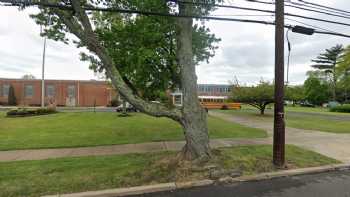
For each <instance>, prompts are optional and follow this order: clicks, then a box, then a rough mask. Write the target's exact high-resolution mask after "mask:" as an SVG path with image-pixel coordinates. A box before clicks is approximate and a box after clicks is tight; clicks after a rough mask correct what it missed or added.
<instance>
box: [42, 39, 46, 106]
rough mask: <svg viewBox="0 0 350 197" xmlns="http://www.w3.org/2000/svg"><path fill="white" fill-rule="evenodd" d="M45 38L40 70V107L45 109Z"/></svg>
mask: <svg viewBox="0 0 350 197" xmlns="http://www.w3.org/2000/svg"><path fill="white" fill-rule="evenodd" d="M46 39H47V38H46V36H45V38H44V50H43V61H42V68H41V107H45V56H46Z"/></svg>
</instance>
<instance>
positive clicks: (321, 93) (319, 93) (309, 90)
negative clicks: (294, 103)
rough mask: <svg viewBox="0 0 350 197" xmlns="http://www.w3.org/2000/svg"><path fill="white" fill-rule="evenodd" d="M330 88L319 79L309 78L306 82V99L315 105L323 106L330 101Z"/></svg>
mask: <svg viewBox="0 0 350 197" xmlns="http://www.w3.org/2000/svg"><path fill="white" fill-rule="evenodd" d="M328 88H329V86H328V85H327V84H326V83H323V82H322V81H321V80H320V79H319V78H316V77H314V76H309V78H308V79H307V80H306V81H305V82H304V89H305V99H306V100H307V101H308V102H310V103H311V104H314V105H322V104H323V103H325V102H327V101H328V98H329V91H328Z"/></svg>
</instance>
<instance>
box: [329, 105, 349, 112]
mask: <svg viewBox="0 0 350 197" xmlns="http://www.w3.org/2000/svg"><path fill="white" fill-rule="evenodd" d="M330 111H331V112H342V113H350V104H346V105H339V106H336V107H332V108H331V109H330Z"/></svg>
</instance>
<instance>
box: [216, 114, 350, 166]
mask: <svg viewBox="0 0 350 197" xmlns="http://www.w3.org/2000/svg"><path fill="white" fill-rule="evenodd" d="M210 115H212V116H215V117H219V118H222V119H224V120H227V121H231V122H235V123H238V124H242V125H245V126H248V127H254V128H259V129H263V130H265V131H267V133H268V135H269V142H272V136H273V123H272V122H262V121H257V120H254V119H251V118H247V117H240V116H236V115H232V114H230V115H228V114H223V113H220V112H213V111H210ZM286 143H287V144H293V145H296V146H299V147H302V148H305V149H308V150H312V151H315V152H318V153H320V154H323V155H325V156H328V157H331V158H334V159H337V160H339V161H342V162H344V163H349V162H350V134H336V133H329V132H322V131H315V130H304V129H296V128H290V127H287V128H286Z"/></svg>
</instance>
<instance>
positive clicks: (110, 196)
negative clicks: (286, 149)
mask: <svg viewBox="0 0 350 197" xmlns="http://www.w3.org/2000/svg"><path fill="white" fill-rule="evenodd" d="M342 170H350V164H335V165H326V166H320V167H311V168H300V169H292V170H284V171H278V172H270V173H262V174H258V175H252V176H241V177H237V178H231V177H223V178H220V179H219V180H216V181H214V180H209V179H204V180H198V181H189V182H171V183H163V184H157V185H149V186H138V187H130V188H119V189H109V190H101V191H89V192H81V193H72V194H57V195H47V196H42V197H122V196H130V195H141V194H146V193H155V192H164V191H174V190H178V189H188V188H193V187H204V186H209V185H214V184H228V183H239V182H249V181H261V180H267V179H274V178H281V177H290V176H297V175H306V174H316V173H322V172H331V171H342Z"/></svg>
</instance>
